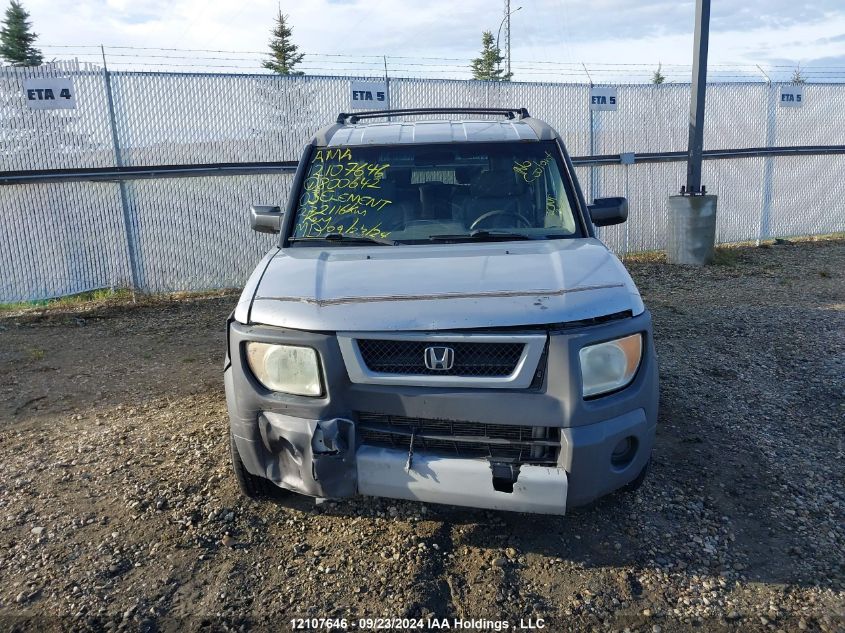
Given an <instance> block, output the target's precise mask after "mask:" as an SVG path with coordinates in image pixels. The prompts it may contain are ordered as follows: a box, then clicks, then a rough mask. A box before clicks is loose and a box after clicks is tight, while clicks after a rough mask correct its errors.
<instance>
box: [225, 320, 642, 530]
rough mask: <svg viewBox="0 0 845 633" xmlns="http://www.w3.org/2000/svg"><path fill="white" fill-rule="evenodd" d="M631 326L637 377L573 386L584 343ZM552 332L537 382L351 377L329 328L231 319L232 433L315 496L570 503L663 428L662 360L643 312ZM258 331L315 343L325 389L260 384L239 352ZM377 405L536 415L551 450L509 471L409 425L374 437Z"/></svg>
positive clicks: (399, 412) (262, 467) (273, 473)
mask: <svg viewBox="0 0 845 633" xmlns="http://www.w3.org/2000/svg"><path fill="white" fill-rule="evenodd" d="M635 331H641V332H643V333H644V335H645V349H644V354H643V361H642V365H641V367H640V370H639V372H638V375H637V377H636V378H635V380H634V382H633V383H632V384H631V385H630V386H629V387H627V388H625V389H623V390H622V391H620V392H617V393H615V394H610V395H608V396H606V397H603V398H599V399H596V400H590V401H585V400H583V399H582V398H581V397H580V393H579V394H578V395H577V397H576V396H575V387H577V385H576V382H577V381H576V380H575V379H574V376H573V373H572V370H571V368H572V367H573V366H575V367H577V365H574V360H575V359H576V358H577V354H578V350H579V349H580V347H581V346H583V345H586V344H590V343H592V342H595V341H597V340H608V339H610V338H615V337H618V336H621V335H625V334H628V333H631V332H635ZM550 334H551V335H550V338H549V350H548V361H547V371H546V372H545V375H544V377H543V381H542V385H540V386H539V387H537V386H535V387H534V388H532V389H523V390H511V389H502V390H489V389H488V390H472V389H457V388H432V387H408V386H388V385H369V384H357V383H351V382H350V380H349V376H348V374H347V372H346V370H345V367H344V364H343V362H342V358H341V353H340V349H339V347H338V344H337V340H336V338H335V337H334V336H333V335H331V334H322V333H310V332H300V331H291V330H284V329H281V328H268V327H263V326H248V325H243V324H239V323H237V322H234V321H233V322H230V328H229V358H230V359H231V360H230V361H227V365H226V369H225V372H224V376H225V384H226V396H227V404H228V407H229V417H230V421H231V431H232V435H233V437H234V440H235V445H236V447H237V449H238V452H239V454H240V457H241V460H242V461H243V463H244V466H245V467H246V469H247V470H248V471H249V472H250V473H251V474H253V475H256V476H260V477H264V478H266V479H268V480H270V481H272V482H274V483H275V484H276V485H278V486H280V487H282V488H286V489H289V490H292V491H294V492H298V493H302V494H307V495H311V496H314V497H324V498H343V497H350V496H353V495H356V494H364V495H373V496H383V497H391V498H401V499H411V500H418V501H425V502H431V503H447V504H454V505H461V506H468V507H478V508H487V509H496V510H514V511H522V512H537V513H544V514H563V513H564V512H565V510H566V509H567V508H568V507H573V506H577V505H581V504H584V503H587V502H589V501H592V500H593V499H596V498H598V497H600V496H603V495H605V494H607V493H609V492H611V491H613V490H615V489H617V488H619V487H621V486H624V485H625V484H627V483H629V482H630V481H632V480H633V479H635V478H636V476H637V475H638V474H639V473H640V472H641V471H642V470H643V468H644V467H645V465H646V463H647V461H648V459H649V456H650V453H651V448H652V445H653V442H654V435H655V429H656V418H657V364H656V357H655V355H654V348H653V343H652V340H651V320H650V317H649V315H648V314H647V313H644V314H643V315H640V316H638V317H633V318H630V319H625V320H622V321H618V322H614V323H608V324H602V325H599V326H591V327H587V328H582V329H578V330H577V331H567V332H558V333H550ZM252 340H258V341H263V342H268V343H279V344H294V345H306V346H310V347H313V348H314V349H316V350H317V351H318V353H319V354H320V358H321V364H322V368H323V373H324V375H323V380H324V382H325V385H326V393H325V394H324V395H323V396H321V397H319V398H309V397H303V396H290V395H285V394H278V393H273V392H268V391H267V390H265V389H264V388H263V387H262V386H261V385H260V384H259V383H257V381H256V380H255V379H254V378H253V377H252V375H251V373H250V371H249V369H248V368H247V366H246V363H245V359H244V357H243V354H242V350H243V347H244V345H245V343H246V342H247V341H252ZM579 388H580V387H579ZM378 415H386V416H394V417H397V418H398V417H402V416H404V418H405V419H417V418H419V419H420V420H422V421H425V420H457V421H461V420H463V421H464V422H457V423H456V424H466V423H467V422H470V423H471V422H472V421H473V420H484V421H485V422H484V424H486V425H487V426H488V428H490V427H495V426H496V425H505V426H510V427H511V428H513V427H515V426H521V427H525V428H531V427H536V426H538V425H539V426H543V427H547V428H550V429H554V436H553V438H550V439H553V440H554V443H555V445H556V448H555V452H554V459H553V461H551V462H545V463H523V464H519V465H518V466H516V467H515V468H514V469H513V472H512V473H511V474H512V476H510V477H508V474H509V473H504V474H503V473H502V472H501V468H502V464H501V463H495V462H493V461H492V460H488V459H485V458H483V457H474V458H466V457H463V456H449V455H448V454H444V453H442V452H440V453H438V452H426V451H415V450H414V438H413V437H411V438H410V450H409V449H408V445H407V443H406V444H404V445H403V446H402V447H398V448H397V447H391V446H389V445H388V446H384V445H381V446H379V445H372V444H371V443H369V439H368V437H367V428H368V425H371V424H372V418H373V417H377V416H378ZM468 418H471V419H469V420H468ZM364 420H366V422H365V421H364ZM370 431H372V429H370ZM486 434H487V435H490V433H489V432H488V433H486ZM626 438H630V439H632V440H633V442H634V444H635V446H636V454H635V456H634V457H633V459H631V460H630V462H629V463H627V464H626V465H625V466H624V467H622V468H620V467H618V466H616V465H614V463H613V454H614V449H615V447H617V446H618V445H619V443H620V442H621V441H623V440H626ZM407 440H408V438H407V437H406V438H405V441H406V442H407ZM550 443H552V442H551V441H549V442H546V444H550ZM497 471H498V472H497Z"/></svg>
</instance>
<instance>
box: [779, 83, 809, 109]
mask: <svg viewBox="0 0 845 633" xmlns="http://www.w3.org/2000/svg"><path fill="white" fill-rule="evenodd" d="M780 105H781V107H782V108H800V107H801V106H803V105H804V86H798V85H795V86H781V87H780Z"/></svg>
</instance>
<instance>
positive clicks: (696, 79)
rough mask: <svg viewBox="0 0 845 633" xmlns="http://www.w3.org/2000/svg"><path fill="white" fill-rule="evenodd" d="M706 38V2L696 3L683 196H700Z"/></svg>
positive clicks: (705, 83)
mask: <svg viewBox="0 0 845 633" xmlns="http://www.w3.org/2000/svg"><path fill="white" fill-rule="evenodd" d="M709 38H710V0H696V3H695V44H694V48H693V62H692V84H691V86H690V126H689V157H688V159H687V192H688V193H689V194H690V195H694V194H697V193H701V153H702V151H704V96H705V93H706V91H707V44H708V40H709Z"/></svg>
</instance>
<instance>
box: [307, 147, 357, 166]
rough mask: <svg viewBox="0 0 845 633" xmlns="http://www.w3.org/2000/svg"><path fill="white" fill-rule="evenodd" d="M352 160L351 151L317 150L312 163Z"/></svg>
mask: <svg viewBox="0 0 845 633" xmlns="http://www.w3.org/2000/svg"><path fill="white" fill-rule="evenodd" d="M350 158H352V150H350V149H349V148H348V147H347V148H345V149H318V150H317V152H316V153H315V154H314V162H315V163H316V162H318V161H319V162H323V161H326V160H348V159H350Z"/></svg>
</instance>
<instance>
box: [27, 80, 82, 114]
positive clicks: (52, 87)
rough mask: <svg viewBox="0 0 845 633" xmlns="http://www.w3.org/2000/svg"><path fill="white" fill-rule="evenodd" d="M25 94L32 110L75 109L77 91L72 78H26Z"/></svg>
mask: <svg viewBox="0 0 845 633" xmlns="http://www.w3.org/2000/svg"><path fill="white" fill-rule="evenodd" d="M23 96H24V97H25V98H26V104H27V105H28V106H29V107H30V109H32V110H73V109H75V108H76V91H75V90H74V89H73V81H72V80H70V79H59V78H49V79H24V80H23Z"/></svg>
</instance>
